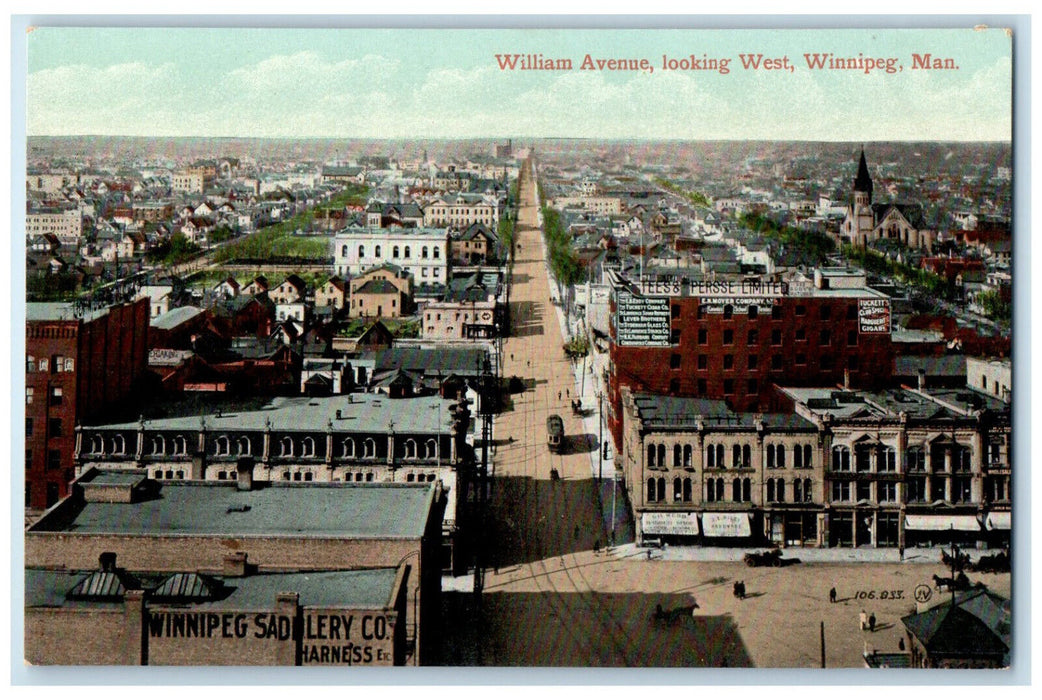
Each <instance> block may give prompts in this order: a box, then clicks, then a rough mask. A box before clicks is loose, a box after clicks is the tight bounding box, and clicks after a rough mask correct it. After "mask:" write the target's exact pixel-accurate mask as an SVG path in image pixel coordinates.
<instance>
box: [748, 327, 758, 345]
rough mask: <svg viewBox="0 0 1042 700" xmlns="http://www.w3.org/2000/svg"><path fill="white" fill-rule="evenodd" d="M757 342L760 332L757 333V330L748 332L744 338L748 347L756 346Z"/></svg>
mask: <svg viewBox="0 0 1042 700" xmlns="http://www.w3.org/2000/svg"><path fill="white" fill-rule="evenodd" d="M759 342H760V331H758V330H756V329H755V328H754V329H752V330H751V331H749V333H748V335H747V336H746V343H748V344H749V345H756V344H757V343H759Z"/></svg>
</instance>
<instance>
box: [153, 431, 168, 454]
mask: <svg viewBox="0 0 1042 700" xmlns="http://www.w3.org/2000/svg"><path fill="white" fill-rule="evenodd" d="M152 454H154V455H162V454H166V440H164V439H163V436H162V435H153V436H152Z"/></svg>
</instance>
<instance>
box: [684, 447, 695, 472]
mask: <svg viewBox="0 0 1042 700" xmlns="http://www.w3.org/2000/svg"><path fill="white" fill-rule="evenodd" d="M693 452H694V449H693V448H692V447H691V445H684V466H685V467H690V466H691V457H692V454H693Z"/></svg>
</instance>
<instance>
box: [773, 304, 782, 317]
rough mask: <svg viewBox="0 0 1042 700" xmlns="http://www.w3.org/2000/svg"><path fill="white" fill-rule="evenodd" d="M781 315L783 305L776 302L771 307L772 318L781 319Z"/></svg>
mask: <svg viewBox="0 0 1042 700" xmlns="http://www.w3.org/2000/svg"><path fill="white" fill-rule="evenodd" d="M781 315H782V313H781V306H779V305H778V304H775V305H774V306H772V307H771V318H772V319H774V320H775V321H777V320H779V319H781Z"/></svg>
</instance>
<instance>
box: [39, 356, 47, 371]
mask: <svg viewBox="0 0 1042 700" xmlns="http://www.w3.org/2000/svg"><path fill="white" fill-rule="evenodd" d="M38 366H39V368H40V371H41V372H46V371H47V358H46V357H42V358H40V364H39V365H38Z"/></svg>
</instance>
